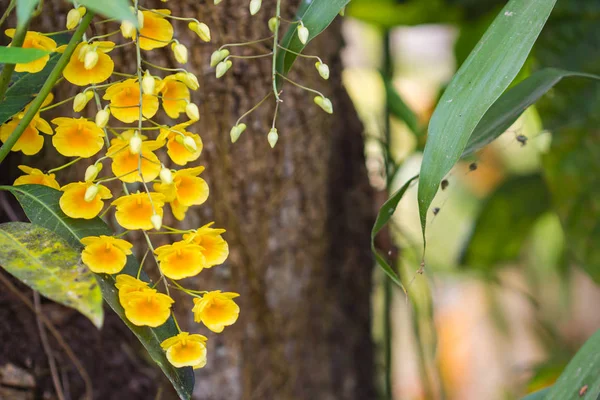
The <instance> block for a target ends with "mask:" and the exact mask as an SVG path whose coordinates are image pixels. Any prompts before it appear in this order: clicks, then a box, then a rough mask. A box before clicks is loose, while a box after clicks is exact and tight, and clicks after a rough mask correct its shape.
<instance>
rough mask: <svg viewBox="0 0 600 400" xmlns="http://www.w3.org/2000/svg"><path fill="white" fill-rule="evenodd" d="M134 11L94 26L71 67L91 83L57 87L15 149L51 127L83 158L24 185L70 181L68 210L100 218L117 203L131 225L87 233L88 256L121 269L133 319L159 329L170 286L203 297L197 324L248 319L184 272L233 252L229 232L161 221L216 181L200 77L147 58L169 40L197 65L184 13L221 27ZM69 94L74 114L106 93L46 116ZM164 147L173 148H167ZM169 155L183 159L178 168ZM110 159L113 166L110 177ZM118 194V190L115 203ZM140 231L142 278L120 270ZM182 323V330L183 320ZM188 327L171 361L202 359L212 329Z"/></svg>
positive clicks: (206, 33)
mask: <svg viewBox="0 0 600 400" xmlns="http://www.w3.org/2000/svg"><path fill="white" fill-rule="evenodd" d="M132 10H133V13H134V14H133V15H135V16H137V21H138V23H137V26H135V24H132V23H131V22H127V21H126V22H122V23H121V24H120V27H119V26H118V25H117V24H118V23H116V22H113V21H111V20H102V21H98V22H96V23H106V24H115V28H116V29H115V30H114V31H111V32H109V33H107V34H104V35H100V36H94V37H89V38H88V37H86V36H85V35H84V36H83V40H82V41H81V43H79V44H78V45H77V47H76V48H75V51H74V53H73V54H72V56H71V57H70V60H69V62H68V64H67V65H66V67H65V68H64V70H63V77H64V79H65V80H66V81H68V82H69V83H71V84H73V85H75V86H77V87H79V88H81V91H80V93H78V94H77V95H76V96H74V97H72V98H70V99H65V100H62V101H60V102H57V103H55V104H52V102H53V100H54V99H53V97H52V95H49V96H48V97H47V98H46V100H45V103H44V105H43V107H42V108H41V109H40V112H39V113H38V114H37V115H36V116H35V118H33V120H32V121H31V122H30V123H29V125H28V126H27V128H26V130H25V131H24V132H23V134H22V135H21V136H20V138H19V139H18V141H17V142H16V144H15V146H14V147H13V148H12V151H21V152H22V153H23V154H25V155H35V154H37V153H38V152H39V151H40V150H41V149H42V147H43V144H44V137H43V136H42V135H41V134H45V135H49V136H51V137H52V145H53V147H54V148H55V149H56V151H57V152H58V153H60V154H61V155H63V156H66V157H73V158H74V159H73V160H71V161H70V162H68V163H67V164H65V165H63V166H60V167H57V168H54V169H52V170H49V171H46V172H42V171H41V170H39V169H35V168H32V167H29V166H20V167H19V168H20V169H21V170H22V171H23V172H24V175H23V176H20V177H19V178H17V180H16V181H15V182H14V184H15V185H23V184H39V185H45V186H49V187H52V188H54V189H58V190H61V191H62V195H61V197H60V201H59V205H60V208H61V209H62V211H63V212H64V213H65V214H66V215H67V216H69V217H71V218H76V219H86V220H89V219H93V218H96V217H98V216H103V215H105V214H106V213H107V212H108V211H109V210H111V209H112V207H114V208H115V212H114V216H115V219H116V222H117V223H118V224H119V225H120V226H121V227H122V228H123V229H124V232H122V233H120V234H118V235H115V236H90V237H85V238H83V239H82V240H81V243H82V245H83V246H84V249H83V252H82V262H83V263H84V264H85V265H87V267H89V269H90V270H91V271H93V272H94V273H97V274H110V275H113V276H114V278H115V282H116V284H115V286H116V288H117V289H118V297H119V301H120V303H121V305H122V307H123V309H124V313H125V316H126V318H127V319H128V320H129V321H130V322H131V323H132V324H134V325H136V326H148V327H158V326H160V325H162V324H164V323H165V322H166V321H167V320H168V319H169V318H170V317H171V316H173V318H175V316H174V315H173V312H172V308H173V304H174V300H173V299H172V298H171V296H170V293H169V289H170V288H171V289H176V290H180V291H182V292H184V293H186V294H188V295H190V296H191V297H192V298H193V308H192V309H191V311H192V312H193V314H194V320H195V321H196V322H198V323H202V324H204V325H205V326H206V327H207V328H208V329H209V330H211V331H213V332H222V331H223V329H224V328H225V327H227V326H230V325H232V324H233V323H235V321H236V320H237V318H238V315H239V312H240V309H239V307H238V305H237V304H236V303H235V302H234V300H233V299H234V298H235V297H237V296H238V294H236V293H229V292H221V291H220V290H215V291H197V290H191V289H187V288H185V287H183V286H182V285H181V284H180V283H178V281H179V280H181V279H184V278H190V277H193V276H196V275H198V274H199V273H200V272H201V271H202V270H204V269H206V268H212V267H213V266H217V265H220V264H222V263H223V262H224V261H225V260H226V258H227V257H228V255H229V248H228V244H227V242H226V241H225V240H224V239H223V237H222V234H223V233H224V232H225V230H223V229H216V228H213V227H212V223H209V224H207V225H204V226H202V227H201V228H199V229H194V230H187V231H184V230H179V229H176V228H172V227H168V226H164V225H163V224H162V219H163V209H164V207H165V206H166V205H167V204H168V205H169V206H170V208H171V211H172V213H173V215H174V217H175V218H176V219H177V220H180V221H181V220H183V219H184V218H185V215H186V212H187V211H188V209H189V208H190V207H192V206H198V205H201V204H203V203H204V202H205V201H206V200H207V198H208V195H209V187H208V185H207V183H206V181H205V180H204V179H202V178H201V177H200V175H201V173H202V172H203V170H204V167H202V166H192V165H190V164H192V163H194V162H195V161H197V160H198V158H199V157H200V154H201V152H202V146H203V144H202V140H201V138H200V136H199V135H198V134H197V133H193V132H192V131H191V130H190V126H191V125H192V124H193V123H194V122H196V121H198V120H199V110H198V107H197V106H196V105H195V104H194V103H192V102H191V101H190V90H197V89H198V88H199V84H198V80H197V78H196V77H195V76H194V75H193V74H192V73H190V72H188V71H186V70H185V69H183V68H162V67H159V66H157V65H155V64H152V63H151V62H150V61H148V55H149V54H150V52H151V51H152V50H154V49H158V48H164V47H167V46H168V47H170V48H171V50H172V51H173V54H174V57H175V59H176V60H177V62H179V63H181V64H186V63H187V60H188V54H187V53H188V51H187V48H186V47H185V46H184V45H183V44H181V43H180V42H179V41H178V40H177V39H176V38H174V29H173V25H172V24H171V21H172V20H178V21H184V22H185V23H187V24H188V27H189V29H190V30H191V31H193V32H195V33H196V34H197V36H198V37H199V38H200V39H201V40H203V41H206V42H208V41H210V30H209V28H208V26H207V25H206V24H204V23H202V22H200V21H198V20H196V19H193V18H183V17H175V16H172V15H171V12H170V10H168V9H146V8H143V7H142V6H141V5H139V4H138V0H135V1H134V3H133V7H132ZM87 12H89V11H88V10H86V9H85V7H82V6H79V7H75V8H74V9H72V10H71V11H70V12H69V13H68V16H67V24H66V28H67V30H73V29H76V28H77V27H78V26H79V24H80V23H81V20H82V18H83V17H84V16H85V15H86V13H87ZM14 32H15V30H14V29H8V30H7V31H6V32H5V33H6V34H7V35H8V36H9V37H12V36H13V35H14ZM119 42H120V43H119ZM22 47H25V48H37V49H43V50H46V51H48V52H64V51H65V47H66V46H58V45H57V43H56V42H55V41H54V40H53V39H52V34H46V33H40V32H34V31H29V32H27V34H26V38H25V40H24V43H23V45H22ZM120 47H130V48H132V49H135V53H136V59H137V68H136V69H135V71H133V73H130V72H124V71H119V72H117V71H115V64H114V62H113V60H112V59H111V55H110V54H111V52H112V51H113V50H115V49H117V48H120ZM49 57H50V55H46V56H44V57H42V58H40V59H37V60H35V61H32V62H29V63H24V64H17V65H16V68H15V70H16V71H17V72H28V73H37V72H39V71H41V70H42V69H43V68H44V66H45V65H46V63H47V62H48V60H49ZM161 74H162V76H160V75H161ZM69 101H73V110H74V112H81V111H83V110H84V109H85V108H86V107H88V104H89V103H90V102H92V103H95V106H96V107H97V112H96V115H95V118H94V119H93V120H91V119H87V118H85V117H72V116H67V117H59V118H54V119H53V120H52V121H50V123H49V122H48V121H47V120H45V119H44V118H43V117H42V116H41V113H43V112H44V111H47V110H49V109H52V108H53V107H55V106H58V105H60V104H64V103H66V102H69ZM161 108H162V111H164V113H165V114H166V115H167V116H168V117H169V119H171V120H173V121H175V120H177V119H179V118H180V117H182V116H186V117H187V119H188V120H187V121H185V122H179V123H177V122H173V124H172V126H167V125H162V124H160V123H158V122H155V121H154V120H153V118H154V117H155V116H157V115H158V114H159V109H161ZM26 111H27V108H26V109H25V110H24V111H23V112H22V113H20V114H17V115H15V116H14V117H13V118H12V120H10V121H8V122H7V123H5V124H4V125H2V126H1V127H0V139H1V140H2V141H3V142H4V141H6V140H7V139H8V137H9V136H10V135H11V133H12V132H13V131H14V130H15V128H16V127H17V126H18V125H19V123H20V121H21V119H22V118H23V114H24V113H25V112H26ZM161 150H162V152H164V153H165V154H160V153H161ZM84 159H93V160H94V162H93V164H92V165H90V166H89V167H88V168H87V169H86V170H85V173H84V174H82V175H83V176H82V177H81V181H78V182H71V183H67V184H65V185H63V186H61V185H60V184H59V183H58V180H57V177H56V173H58V172H59V171H61V170H63V169H65V168H67V167H69V166H72V165H75V164H76V163H78V162H80V161H81V160H84ZM167 159H169V160H170V162H168V161H167ZM161 160H162V161H161ZM164 163H169V164H175V165H177V166H179V167H180V168H179V169H171V168H169V167H168V166H166V165H165V164H164ZM106 169H109V170H110V173H108V174H104V175H103V174H102V171H105V170H106ZM112 181H120V183H121V185H119V187H120V188H121V189H120V190H119V191H120V193H119V194H117V193H113V192H111V190H110V189H109V187H107V186H106V185H105V184H106V183H108V182H112ZM114 197H116V199H114V200H113V201H112V202H111V203H108V201H109V199H112V198H114ZM103 210H104V211H103ZM101 213H102V214H101ZM132 231H141V233H142V235H143V236H144V237H145V239H146V243H147V245H148V249H147V251H146V253H145V255H144V257H143V259H142V261H141V263H140V268H139V271H138V274H137V276H132V275H128V274H124V273H121V272H122V270H123V269H124V267H125V265H126V263H127V258H128V256H130V255H131V254H132V247H133V245H132V244H131V243H130V242H128V241H127V240H125V239H124V237H126V235H127V234H129V233H130V232H132ZM156 234H169V235H170V234H172V235H181V239H180V240H179V241H175V242H174V243H171V244H167V245H163V246H160V247H158V248H154V246H153V243H152V240H151V237H152V236H153V235H156ZM149 255H151V256H153V257H154V259H155V261H156V264H157V265H158V268H159V271H160V274H161V278H160V280H159V281H158V282H156V283H155V284H153V285H151V284H150V283H148V282H145V281H143V280H141V279H140V273H141V270H142V267H143V265H144V262H145V261H146V258H147V257H148V256H149ZM159 287H164V289H165V293H162V292H160V291H159ZM175 324H176V325H177V328H178V329H179V325H178V324H177V321H176V319H175ZM179 332H180V333H179V334H177V335H176V336H174V337H171V338H168V339H166V340H165V341H164V342H162V344H161V346H162V347H163V349H164V350H165V352H166V357H167V359H168V360H169V362H170V363H171V364H173V365H174V366H175V367H178V368H179V367H186V366H191V367H194V368H201V367H203V366H204V365H205V364H206V352H207V347H206V343H207V338H206V337H205V336H203V335H200V334H190V333H188V332H181V330H180V329H179Z"/></svg>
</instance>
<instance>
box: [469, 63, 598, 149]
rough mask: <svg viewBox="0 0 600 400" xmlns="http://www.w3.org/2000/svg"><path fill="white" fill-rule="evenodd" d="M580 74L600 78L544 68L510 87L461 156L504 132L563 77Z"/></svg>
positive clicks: (474, 133) (483, 121)
mask: <svg viewBox="0 0 600 400" xmlns="http://www.w3.org/2000/svg"><path fill="white" fill-rule="evenodd" d="M568 77H579V78H589V79H595V80H600V76H598V75H593V74H586V73H582V72H576V71H566V70H563V69H556V68H545V69H542V70H539V71H537V72H535V73H533V74H532V75H531V76H530V77H528V78H527V79H525V80H523V81H522V82H519V83H518V84H517V85H515V86H514V87H512V88H510V89H509V90H507V91H506V92H505V93H504V94H503V95H502V96H500V98H499V99H498V100H497V101H496V102H495V103H494V104H493V105H492V106H491V107H490V108H489V110H487V112H486V113H485V115H484V116H483V118H481V121H479V123H478V124H477V127H476V128H475V130H474V131H473V134H472V135H471V137H470V138H469V143H468V144H467V147H466V148H465V150H464V151H463V154H462V157H466V156H468V155H471V154H473V153H474V152H476V151H478V150H479V149H481V148H483V147H484V146H485V145H487V144H488V143H490V142H492V141H493V140H494V139H496V138H497V137H498V136H500V135H501V134H502V133H504V132H505V131H506V130H507V129H508V128H509V127H510V126H511V125H512V124H513V123H514V122H515V121H516V120H517V119H518V118H519V117H520V116H521V114H522V113H523V112H524V111H525V110H526V109H527V108H528V107H529V106H531V105H533V104H534V103H535V102H536V101H538V100H539V99H540V98H541V97H542V96H543V95H545V94H546V93H548V91H549V90H550V89H552V88H553V87H554V85H556V84H557V83H558V82H560V81H561V80H562V79H563V78H568Z"/></svg>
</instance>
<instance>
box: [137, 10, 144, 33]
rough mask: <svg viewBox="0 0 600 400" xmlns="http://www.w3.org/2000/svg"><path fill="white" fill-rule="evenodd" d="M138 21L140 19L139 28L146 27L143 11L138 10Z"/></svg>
mask: <svg viewBox="0 0 600 400" xmlns="http://www.w3.org/2000/svg"><path fill="white" fill-rule="evenodd" d="M137 21H138V29H140V30H141V29H142V28H143V27H144V13H142V12H141V11H138V12H137Z"/></svg>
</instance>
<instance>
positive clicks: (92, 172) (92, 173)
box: [84, 164, 102, 182]
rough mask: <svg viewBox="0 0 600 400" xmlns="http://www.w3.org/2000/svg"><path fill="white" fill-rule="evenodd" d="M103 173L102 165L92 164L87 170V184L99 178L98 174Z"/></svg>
mask: <svg viewBox="0 0 600 400" xmlns="http://www.w3.org/2000/svg"><path fill="white" fill-rule="evenodd" d="M100 171H102V164H92V165H90V166H89V167H87V169H86V170H85V178H84V180H85V181H86V182H88V181H93V180H94V179H96V178H97V177H98V174H99V173H100Z"/></svg>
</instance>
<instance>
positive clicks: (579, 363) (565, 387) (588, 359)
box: [528, 331, 600, 400]
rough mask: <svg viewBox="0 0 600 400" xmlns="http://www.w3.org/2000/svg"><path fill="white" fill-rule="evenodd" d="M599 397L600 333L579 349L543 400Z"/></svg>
mask: <svg viewBox="0 0 600 400" xmlns="http://www.w3.org/2000/svg"><path fill="white" fill-rule="evenodd" d="M599 396H600V331H598V332H596V333H595V334H594V335H593V336H592V337H591V338H590V339H588V341H587V342H586V343H585V344H584V345H583V346H582V347H581V349H579V351H578V352H577V354H575V357H573V359H572V360H571V362H569V365H567V368H565V370H564V371H563V373H562V374H561V375H560V377H559V378H558V380H557V381H556V383H555V384H554V385H552V387H551V388H550V390H549V391H548V392H547V393H546V394H545V396H544V397H543V400H597V399H598V397H599ZM528 400H529V399H528Z"/></svg>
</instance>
